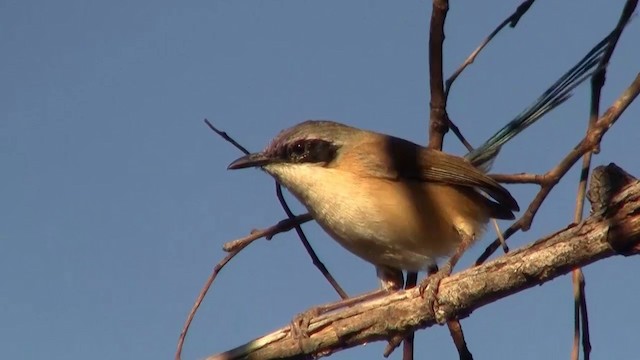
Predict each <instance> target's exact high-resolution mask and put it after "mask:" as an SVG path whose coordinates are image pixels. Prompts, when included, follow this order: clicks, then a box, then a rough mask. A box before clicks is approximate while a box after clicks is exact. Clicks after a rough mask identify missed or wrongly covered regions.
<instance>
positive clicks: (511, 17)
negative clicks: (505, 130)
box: [444, 0, 535, 99]
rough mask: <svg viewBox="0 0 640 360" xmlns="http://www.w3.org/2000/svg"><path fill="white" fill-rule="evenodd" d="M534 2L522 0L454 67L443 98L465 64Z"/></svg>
mask: <svg viewBox="0 0 640 360" xmlns="http://www.w3.org/2000/svg"><path fill="white" fill-rule="evenodd" d="M534 2H535V0H526V1H524V2H523V3H522V4H520V5H518V8H517V9H516V10H515V11H514V12H513V14H511V15H509V16H508V17H507V18H506V19H504V20H503V21H502V22H501V23H500V25H498V26H497V27H496V28H495V29H494V30H493V31H492V32H491V33H490V34H489V36H487V37H486V38H485V39H484V40H483V41H482V42H481V43H480V45H479V46H478V47H477V48H476V49H475V50H473V52H472V53H471V55H469V57H467V59H466V60H465V61H464V62H463V63H462V64H460V66H459V67H458V68H457V69H456V71H454V72H453V74H451V76H449V78H448V79H447V81H446V82H445V92H444V95H445V98H446V99H448V98H449V91H451V85H453V83H454V82H455V81H456V79H457V78H458V76H460V74H461V73H462V72H463V71H464V69H466V68H467V66H469V65H471V64H473V62H474V61H475V60H476V57H478V55H479V54H480V52H481V51H482V50H483V49H484V48H485V47H486V46H487V45H488V44H489V43H490V42H491V40H493V38H494V37H495V36H496V35H498V33H499V32H500V31H501V30H502V29H503V28H504V27H505V26H507V25H509V26H510V27H512V28H514V27H515V26H516V25H517V24H518V21H520V18H521V17H522V16H523V15H524V14H526V12H527V11H528V10H529V8H531V5H533V3H534Z"/></svg>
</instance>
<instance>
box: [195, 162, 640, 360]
mask: <svg viewBox="0 0 640 360" xmlns="http://www.w3.org/2000/svg"><path fill="white" fill-rule="evenodd" d="M592 182H593V186H592V189H591V190H590V191H589V193H590V197H589V198H590V200H591V201H592V202H593V205H592V209H593V211H592V215H591V216H590V217H589V218H588V219H587V220H586V221H584V222H583V223H581V224H579V225H576V226H569V227H567V228H565V229H563V230H560V231H558V232H557V233H555V234H552V235H550V236H548V237H546V238H543V239H540V240H538V241H536V242H535V243H533V244H531V245H529V246H527V247H525V248H523V249H520V250H518V251H514V252H513V253H510V254H508V255H505V256H503V257H501V258H499V259H496V260H494V261H492V262H489V263H486V264H484V265H482V266H477V267H474V268H471V269H468V270H465V271H463V272H460V273H458V274H455V275H453V276H451V277H448V278H446V279H444V280H443V281H442V282H441V283H440V287H439V292H438V298H437V304H438V306H437V308H436V311H433V310H432V309H429V308H428V307H426V306H424V300H423V299H422V298H421V297H420V295H419V293H418V291H417V290H415V289H414V290H409V291H399V292H397V293H394V294H391V295H389V296H386V297H384V298H381V299H376V300H372V301H369V302H366V303H362V304H360V305H358V306H354V307H351V308H347V309H343V310H341V311H336V312H334V313H330V314H325V315H321V316H318V317H315V318H312V319H311V321H310V324H309V329H308V330H309V333H308V335H309V336H308V337H305V338H301V339H295V338H294V337H293V336H290V333H291V332H290V328H289V327H288V326H287V327H283V328H281V329H279V330H277V331H275V332H273V333H271V334H268V335H266V336H263V337H261V338H258V339H256V340H253V341H251V342H249V343H247V344H245V345H242V346H240V347H238V348H235V349H233V350H230V351H227V352H224V353H220V354H217V355H213V356H210V357H208V358H207V359H208V360H222V359H225V360H226V359H275V358H284V359H301V358H308V357H318V356H326V355H329V354H331V353H334V352H336V351H339V350H342V349H346V348H350V347H354V346H357V345H361V344H365V343H368V342H372V341H380V340H386V339H389V338H391V337H392V336H397V335H399V334H405V333H407V332H411V331H415V330H417V329H422V328H426V327H430V326H433V325H435V324H438V323H440V324H442V323H444V322H445V321H447V320H451V319H459V318H463V317H466V316H469V314H471V312H473V310H475V309H477V308H479V307H481V306H484V305H487V304H489V303H492V302H494V301H496V300H499V299H501V298H504V297H506V296H509V295H511V294H513V293H516V292H520V291H523V290H526V289H528V288H531V287H533V286H536V285H541V284H543V283H545V282H547V281H550V280H552V279H554V278H556V277H558V276H561V275H564V274H566V273H568V272H570V271H571V270H572V269H574V268H575V267H579V266H585V265H588V264H590V263H593V262H595V261H598V260H601V259H604V258H607V257H610V256H613V255H619V254H623V255H626V256H629V255H637V254H639V253H640V182H638V181H637V180H636V179H634V178H632V177H630V176H629V175H628V174H626V173H624V171H622V170H621V169H620V168H618V167H617V166H615V165H613V164H611V165H609V166H608V167H600V168H598V169H596V170H595V171H594V179H593V181H592Z"/></svg>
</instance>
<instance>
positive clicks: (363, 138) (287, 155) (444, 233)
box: [229, 121, 518, 275]
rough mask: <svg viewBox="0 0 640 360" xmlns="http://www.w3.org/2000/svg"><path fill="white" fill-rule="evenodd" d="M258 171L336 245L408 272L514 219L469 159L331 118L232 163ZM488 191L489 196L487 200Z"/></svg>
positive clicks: (510, 206)
mask: <svg viewBox="0 0 640 360" xmlns="http://www.w3.org/2000/svg"><path fill="white" fill-rule="evenodd" d="M246 167H261V168H262V169H263V170H264V171H266V172H267V173H268V174H270V175H271V176H273V177H274V178H275V179H276V180H278V182H280V183H281V184H282V185H283V186H285V187H286V188H287V189H289V191H290V192H291V193H292V194H293V195H294V196H295V197H296V198H297V199H298V200H299V201H300V202H301V203H302V204H304V205H305V207H306V208H307V209H308V210H309V212H310V214H311V216H312V217H313V218H314V219H315V220H316V221H317V222H318V224H320V226H321V227H322V228H323V229H324V230H325V231H326V232H327V233H328V234H329V235H331V237H332V238H334V239H335V240H336V241H337V242H338V243H339V244H340V245H342V246H343V247H345V248H346V249H347V250H349V251H351V252H352V253H354V254H355V255H357V256H359V257H361V258H362V259H364V260H366V261H368V262H370V263H372V264H374V265H375V266H376V267H377V268H378V270H379V275H380V273H381V272H383V271H385V269H386V268H390V269H400V270H407V271H412V272H418V271H422V270H426V269H427V268H428V267H430V266H433V265H435V260H436V259H437V258H438V257H441V256H446V255H449V254H451V253H452V252H453V251H454V250H455V249H456V247H457V246H458V244H459V243H460V241H461V239H462V238H463V235H466V236H467V237H469V238H473V239H476V238H478V237H479V236H480V234H481V233H482V230H483V228H484V226H485V224H486V223H487V221H489V219H490V218H498V219H513V217H514V215H513V211H517V210H518V204H517V203H516V200H515V199H514V198H513V197H512V196H511V194H509V192H508V191H507V190H506V189H505V188H503V187H502V186H501V185H500V184H498V183H497V182H496V181H495V180H493V179H492V178H490V177H489V176H487V175H486V174H485V173H484V172H483V171H481V170H479V169H478V168H476V167H475V166H473V165H472V164H471V163H470V162H469V161H468V160H465V159H463V158H461V157H458V156H454V155H449V154H446V153H444V152H440V151H437V150H432V149H427V148H425V147H422V146H420V145H417V144H414V143H412V142H409V141H407V140H403V139H400V138H397V137H393V136H389V135H384V134H380V133H376V132H372V131H367V130H362V129H358V128H354V127H350V126H347V125H343V124H340V123H337V122H333V121H305V122H303V123H300V124H298V125H296V126H294V127H292V128H290V129H287V130H285V131H283V132H281V133H280V134H279V135H278V136H277V137H276V138H275V139H274V140H273V141H272V142H271V144H270V145H269V146H268V147H267V148H266V149H265V150H264V151H263V152H260V153H256V154H250V155H247V156H244V157H242V158H240V159H238V160H236V161H234V162H233V163H231V165H229V169H240V168H246ZM487 195H488V196H487Z"/></svg>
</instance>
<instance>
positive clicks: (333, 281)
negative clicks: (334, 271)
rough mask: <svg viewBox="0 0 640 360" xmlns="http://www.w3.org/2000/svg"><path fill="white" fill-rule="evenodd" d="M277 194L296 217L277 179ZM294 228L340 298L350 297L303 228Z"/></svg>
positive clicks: (286, 208) (290, 215)
mask: <svg viewBox="0 0 640 360" xmlns="http://www.w3.org/2000/svg"><path fill="white" fill-rule="evenodd" d="M276 196H277V197H278V200H279V201H280V205H282V208H283V209H284V212H285V213H286V214H287V216H288V217H289V219H294V218H295V215H293V213H292V212H291V209H290V208H289V205H288V204H287V202H286V201H285V199H284V196H283V195H282V187H281V186H280V184H279V183H278V182H277V181H276ZM293 228H294V229H295V230H296V233H297V234H298V237H299V238H300V241H301V242H302V245H303V246H304V248H305V249H306V250H307V253H308V254H309V256H310V257H311V261H312V262H313V265H315V266H316V267H317V268H318V269H319V270H320V272H321V273H322V275H324V277H325V278H326V279H327V281H328V282H329V284H331V286H333V288H334V289H335V291H336V292H337V293H338V295H339V296H340V298H342V299H343V300H344V299H346V298H348V297H349V295H347V293H346V292H345V291H344V290H343V289H342V287H341V286H340V285H339V284H338V282H337V281H336V279H334V278H333V276H332V275H331V273H330V272H329V270H327V267H326V266H324V263H322V261H320V258H318V255H316V252H315V251H314V250H313V248H312V247H311V244H309V240H307V236H306V235H305V234H304V232H303V231H302V228H301V227H300V225H299V224H296V225H294V227H293Z"/></svg>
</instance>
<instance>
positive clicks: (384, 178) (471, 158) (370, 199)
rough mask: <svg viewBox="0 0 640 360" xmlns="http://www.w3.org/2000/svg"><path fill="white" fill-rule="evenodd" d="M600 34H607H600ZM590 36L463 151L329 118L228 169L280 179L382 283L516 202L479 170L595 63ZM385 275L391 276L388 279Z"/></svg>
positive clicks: (421, 266)
mask: <svg viewBox="0 0 640 360" xmlns="http://www.w3.org/2000/svg"><path fill="white" fill-rule="evenodd" d="M605 40H606V39H605ZM606 45H607V43H606V41H604V40H603V42H602V43H600V44H598V46H596V48H594V49H593V50H592V51H591V52H589V54H587V56H585V57H584V58H583V59H582V60H581V61H580V62H579V63H578V64H577V65H576V66H574V67H573V68H572V69H571V70H570V71H569V72H567V73H566V74H565V75H564V76H563V77H561V78H560V79H559V80H558V81H557V82H556V83H555V84H554V85H553V86H552V87H551V88H550V89H549V90H547V91H546V92H545V93H544V94H543V95H542V96H541V97H540V98H539V99H538V100H537V101H536V103H534V104H533V105H532V106H531V107H529V108H528V109H527V110H526V111H525V112H523V113H522V114H520V115H519V116H518V117H516V118H515V119H514V120H512V121H511V122H510V123H509V124H507V126H505V127H504V128H503V129H502V130H500V131H499V132H498V133H496V135H494V136H493V137H492V138H490V139H489V140H488V141H487V142H486V143H485V144H483V145H482V146H480V147H479V148H478V149H477V150H475V151H472V152H471V153H469V154H467V156H466V158H463V157H459V156H455V155H450V154H446V153H444V152H440V151H437V150H433V149H428V148H425V147H422V146H420V145H417V144H415V143H412V142H410V141H407V140H404V139H400V138H397V137H394V136H390V135H385V134H381V133H377V132H373V131H368V130H363V129H359V128H355V127H351V126H348V125H344V124H341V123H338V122H333V121H317V120H316V121H305V122H302V123H300V124H297V125H295V126H293V127H291V128H289V129H286V130H284V131H282V132H281V133H280V134H278V135H277V136H276V137H275V138H274V139H273V140H272V141H271V143H270V144H269V145H268V146H267V147H266V149H265V150H264V151H262V152H258V153H254V154H250V155H246V156H243V157H241V158H239V159H237V160H235V161H234V162H232V163H231V164H230V165H229V167H228V168H229V169H242V168H248V167H258V168H261V169H263V170H264V171H265V172H267V173H268V174H269V175H271V176H273V177H274V178H275V179H276V180H277V181H278V182H279V183H280V184H282V185H283V186H285V187H286V188H287V189H288V190H289V191H290V192H291V193H292V194H293V195H294V196H295V197H296V198H297V199H298V200H299V201H300V202H301V203H302V204H303V205H304V206H305V207H306V208H307V209H308V210H309V213H310V214H311V215H312V216H313V218H314V219H315V220H316V221H317V222H318V224H319V225H320V226H321V227H322V229H324V231H326V232H327V233H328V234H329V235H330V236H331V237H332V238H333V239H335V240H336V241H337V242H338V243H339V244H340V245H342V246H343V247H344V248H346V249H347V250H349V251H350V252H352V253H353V254H355V255H357V256H358V257H360V258H362V259H364V260H365V261H367V262H369V263H372V264H373V265H375V266H376V269H377V270H378V276H379V277H380V278H381V280H383V287H389V286H391V284H394V283H395V284H397V281H396V280H397V279H394V277H397V274H398V272H399V271H400V276H402V272H401V271H402V270H404V271H410V272H418V271H422V270H426V269H428V268H430V267H432V266H434V265H435V264H436V260H437V259H438V258H440V257H444V256H448V255H451V254H453V253H454V251H456V249H458V248H460V247H461V245H462V248H466V247H468V246H469V245H471V243H473V242H474V241H475V240H477V239H478V238H480V236H481V234H482V232H483V230H484V228H485V225H486V224H487V222H488V221H489V220H490V219H491V218H495V219H513V218H514V214H513V212H514V211H518V210H519V207H518V204H517V202H516V200H515V199H514V198H513V197H512V196H511V194H510V193H509V191H507V190H506V189H505V188H504V187H502V186H501V185H500V184H498V183H497V182H496V181H495V180H493V179H492V178H491V177H490V176H489V175H487V174H486V172H485V170H487V169H488V168H489V167H490V165H491V162H492V160H493V159H494V158H495V156H496V155H497V153H498V151H499V150H500V147H501V146H502V145H503V144H504V143H505V142H506V141H508V140H510V139H511V138H513V137H514V136H515V135H517V134H518V133H519V132H521V131H522V130H524V129H525V128H526V127H528V126H529V125H531V124H532V123H533V122H535V121H536V120H538V119H539V118H540V117H542V116H543V115H544V114H546V113H547V112H548V111H550V110H552V109H553V108H555V107H556V106H558V105H559V104H560V103H562V102H564V101H565V100H566V99H567V98H568V97H569V96H570V94H569V92H570V91H571V90H572V89H573V88H574V87H575V86H577V85H578V84H579V83H580V82H582V81H584V80H585V79H586V78H587V77H588V76H589V75H590V72H591V71H592V70H593V68H594V67H595V66H596V65H597V64H598V62H599V60H600V58H601V56H602V54H603V52H604V50H605V48H606ZM392 280H393V281H392Z"/></svg>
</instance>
